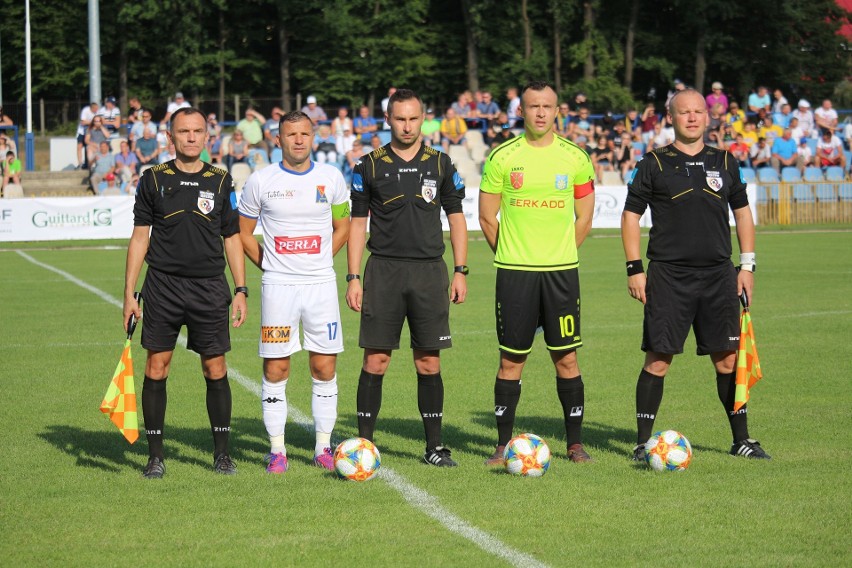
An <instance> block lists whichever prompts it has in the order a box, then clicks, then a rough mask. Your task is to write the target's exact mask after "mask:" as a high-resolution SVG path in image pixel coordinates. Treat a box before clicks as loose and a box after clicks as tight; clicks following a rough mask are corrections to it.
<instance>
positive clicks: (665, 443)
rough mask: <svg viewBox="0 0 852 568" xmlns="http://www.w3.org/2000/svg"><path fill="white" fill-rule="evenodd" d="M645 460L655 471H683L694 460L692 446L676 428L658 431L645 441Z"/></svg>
mask: <svg viewBox="0 0 852 568" xmlns="http://www.w3.org/2000/svg"><path fill="white" fill-rule="evenodd" d="M645 461H647V462H648V465H649V466H650V467H651V469H653V470H654V471H683V470H685V469H686V468H687V467H689V464H690V462H691V461H692V446H691V445H690V443H689V440H687V439H686V436H684V435H683V434H681V433H680V432H677V431H675V430H665V431H664V432H656V433H655V434H654V435H653V436H651V439H650V440H648V441H647V442H646V443H645Z"/></svg>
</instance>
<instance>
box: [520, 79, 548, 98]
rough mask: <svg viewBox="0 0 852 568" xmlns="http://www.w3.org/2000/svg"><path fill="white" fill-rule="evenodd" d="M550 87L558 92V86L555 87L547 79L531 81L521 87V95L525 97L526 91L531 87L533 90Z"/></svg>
mask: <svg viewBox="0 0 852 568" xmlns="http://www.w3.org/2000/svg"><path fill="white" fill-rule="evenodd" d="M548 87H550V88H551V89H553V92H554V93H555V92H556V87H554V86H553V85H551V84H550V83H548V82H547V81H530V82H529V83H527V84H526V85H524V88H523V89H521V97H522V98H523V96H524V93H526V92H527V91H529V90H530V89H532V90H533V91H543V90H545V89H547V88H548Z"/></svg>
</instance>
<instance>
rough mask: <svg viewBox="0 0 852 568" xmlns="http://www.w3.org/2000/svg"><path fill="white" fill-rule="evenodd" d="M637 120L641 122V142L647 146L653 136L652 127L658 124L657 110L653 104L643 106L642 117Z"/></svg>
mask: <svg viewBox="0 0 852 568" xmlns="http://www.w3.org/2000/svg"><path fill="white" fill-rule="evenodd" d="M639 118H640V120H641V121H642V141H643V142H645V143H646V144H647V143H648V140H649V139H650V138H651V137H652V136H653V134H652V133H653V132H654V125H655V124H657V122H659V116H657V109H656V107H655V106H654V103H648V104H647V105H645V110H643V111H642V116H641V117H639Z"/></svg>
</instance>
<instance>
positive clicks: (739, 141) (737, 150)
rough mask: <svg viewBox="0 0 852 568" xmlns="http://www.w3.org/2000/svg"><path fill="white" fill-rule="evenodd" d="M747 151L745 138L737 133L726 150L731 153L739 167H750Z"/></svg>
mask: <svg viewBox="0 0 852 568" xmlns="http://www.w3.org/2000/svg"><path fill="white" fill-rule="evenodd" d="M748 151H749V148H748V144H746V143H745V139H744V138H743V135H742V134H737V138H736V140H735V141H734V142H733V143H732V144H730V145H728V152H730V153H731V156H733V157H734V159H735V160H736V161H737V163H738V164H739V165H740V167H741V168H747V167H750V162H749V159H748V157H749V156H748Z"/></svg>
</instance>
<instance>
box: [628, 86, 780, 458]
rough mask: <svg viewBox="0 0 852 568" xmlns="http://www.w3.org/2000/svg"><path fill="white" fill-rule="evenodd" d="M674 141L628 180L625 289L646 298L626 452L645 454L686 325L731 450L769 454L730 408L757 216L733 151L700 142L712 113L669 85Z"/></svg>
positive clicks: (694, 96) (695, 96)
mask: <svg viewBox="0 0 852 568" xmlns="http://www.w3.org/2000/svg"><path fill="white" fill-rule="evenodd" d="M669 115H670V117H671V120H672V123H673V124H674V130H675V141H674V143H673V144H670V145H668V146H664V147H662V148H658V149H656V150H654V151H653V152H650V153H648V154H647V155H646V156H645V158H644V159H643V160H642V161H641V162H639V166H638V168H637V170H636V172H635V174H634V176H633V178H632V179H631V180H630V182H629V183H628V185H627V201H626V203H625V206H624V212H623V214H622V216H621V237H622V241H623V244H624V254H625V256H626V257H627V288H628V291H629V292H630V296H631V297H633V298H635V299H636V300H638V301H640V302H642V303H643V304H644V305H645V322H644V328H643V335H642V350H643V351H645V365H644V366H643V368H642V372H641V373H639V380H638V382H637V384H636V424H637V430H638V434H637V437H636V442H637V445H636V447H635V448H634V449H633V459H634V460H637V461H640V460H644V459H645V442H646V441H647V440H648V439H649V438H650V437H651V431H652V429H653V427H654V419H655V418H656V416H657V411H658V410H659V408H660V402H661V401H662V399H663V378H664V377H665V376H666V373H667V372H668V370H669V366H670V365H671V362H672V359H673V358H674V356H675V355H676V354H678V353H682V352H683V344H684V341H685V340H686V336H687V335H688V334H689V328H690V327H692V328H693V330H694V331H695V341H696V343H697V347H698V354H699V355H710V359H711V361H712V362H713V365H714V367H715V368H716V387H717V390H718V394H719V399H720V400H721V401H722V404H723V406H724V407H725V412H727V414H728V419H729V421H730V425H731V433H732V434H733V440H734V442H733V444H732V445H731V451H730V453H731V454H733V455H738V456H747V457H750V458H763V459H769V456H768V455H767V454H766V452H765V451H763V449H762V448H761V447H760V443H759V442H757V441H756V440H753V439H751V437H750V436H749V433H748V422H747V414H746V407H745V406H743V407H742V408H741V409H740V410H738V411H734V393H735V385H736V381H735V379H736V361H737V354H736V350H737V347H738V344H739V334H740V326H739V320H738V318H739V300H738V296H739V294H741V293H743V292H744V293H745V294H746V296H747V297H748V299H749V301H750V300H751V297H752V290H753V288H754V270H755V254H754V220H753V219H752V216H751V209H749V206H748V197H747V196H746V184H745V182H744V181H743V179H742V177H741V175H740V169H739V165H738V163H737V160H736V159H735V158H734V157H733V156H731V155H730V154H729V153H728V152H727V151H726V150H722V149H717V148H711V147H708V146H705V145H704V131H705V130H706V129H707V125H708V123H709V117H708V114H707V104H706V102H705V100H704V97H703V96H701V94H700V93H698V92H697V91H696V90H694V89H685V90H682V91H679V92H677V93H675V95H674V96H673V97H672V99H671V101H670V103H669ZM649 205H650V207H651V220H652V225H653V226H652V227H651V233H650V239H649V241H648V259H649V260H650V261H651V262H650V264H649V266H648V275H647V278H646V275H645V272H644V268H643V266H642V259H641V256H640V251H639V240H640V229H639V219H640V217H641V216H642V214H643V213H644V212H645V209H646V208H647V207H648V206H649ZM729 207H730V209H731V210H732V211H733V212H734V220H735V222H736V225H737V239H738V241H739V245H740V251H741V253H740V271H739V273H737V271H736V269H735V268H734V265H733V264H732V263H731V229H730V226H729V224H728V223H729V221H728V208H729Z"/></svg>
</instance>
